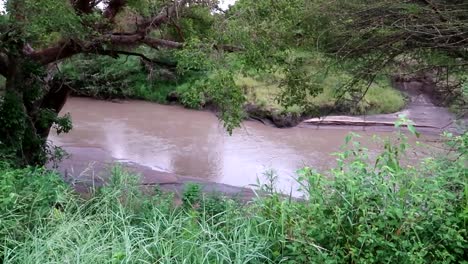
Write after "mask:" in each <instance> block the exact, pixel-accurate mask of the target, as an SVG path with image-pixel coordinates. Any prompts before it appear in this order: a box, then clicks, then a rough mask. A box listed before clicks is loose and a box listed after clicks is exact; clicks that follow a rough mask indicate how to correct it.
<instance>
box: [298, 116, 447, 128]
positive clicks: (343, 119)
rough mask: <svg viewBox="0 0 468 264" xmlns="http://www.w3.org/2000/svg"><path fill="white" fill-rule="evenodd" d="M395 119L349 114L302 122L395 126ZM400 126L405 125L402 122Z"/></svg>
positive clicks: (423, 126)
mask: <svg viewBox="0 0 468 264" xmlns="http://www.w3.org/2000/svg"><path fill="white" fill-rule="evenodd" d="M395 121H396V120H395ZM395 121H377V120H366V119H364V118H362V117H349V116H328V117H324V118H312V119H308V120H304V121H303V123H305V124H308V125H317V126H395ZM402 126H406V125H403V124H402ZM413 126H414V127H420V128H435V129H440V128H439V127H435V126H429V125H422V124H413Z"/></svg>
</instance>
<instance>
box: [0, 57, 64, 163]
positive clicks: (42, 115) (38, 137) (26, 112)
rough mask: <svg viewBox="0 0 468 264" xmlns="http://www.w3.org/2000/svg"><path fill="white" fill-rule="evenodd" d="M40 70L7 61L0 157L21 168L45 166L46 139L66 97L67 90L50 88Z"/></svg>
mask: <svg viewBox="0 0 468 264" xmlns="http://www.w3.org/2000/svg"><path fill="white" fill-rule="evenodd" d="M42 68H43V67H42V66H38V65H37V64H34V63H31V62H30V61H26V60H21V59H15V58H10V65H9V71H8V75H7V78H6V79H7V80H6V93H5V98H4V102H3V103H2V105H1V107H0V142H1V143H0V147H1V149H0V155H3V156H6V158H10V159H14V160H15V161H16V162H18V164H20V165H23V166H25V165H44V164H45V163H46V162H47V156H48V151H47V144H46V142H47V137H48V135H49V131H50V128H51V127H52V125H53V124H54V121H55V120H56V118H57V115H58V112H59V111H60V110H61V108H62V106H63V104H64V103H65V100H66V98H67V96H68V93H69V89H68V87H61V86H57V85H53V86H52V87H50V88H49V86H48V85H47V84H46V83H45V81H44V80H43V78H42V77H43V76H42V74H41V72H43V69H42ZM61 88H63V89H61Z"/></svg>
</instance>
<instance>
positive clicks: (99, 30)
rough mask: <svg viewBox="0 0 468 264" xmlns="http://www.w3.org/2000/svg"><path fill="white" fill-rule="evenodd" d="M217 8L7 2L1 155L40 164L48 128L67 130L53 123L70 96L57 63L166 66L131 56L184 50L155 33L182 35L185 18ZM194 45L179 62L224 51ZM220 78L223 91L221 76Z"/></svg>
mask: <svg viewBox="0 0 468 264" xmlns="http://www.w3.org/2000/svg"><path fill="white" fill-rule="evenodd" d="M216 7H217V1H212V0H202V1H200V0H174V1H161V0H151V1H143V0H141V1H139V0H41V1H37V0H9V1H6V12H5V13H4V14H2V15H1V16H0V41H1V42H0V75H2V76H3V77H4V78H5V79H6V84H5V87H4V91H2V94H3V101H2V102H0V148H1V150H2V153H0V155H3V156H5V155H9V156H10V157H13V158H16V159H17V160H18V162H20V163H21V164H43V163H44V162H45V161H46V154H47V151H48V148H47V144H46V139H47V136H48V134H49V131H50V129H51V127H52V126H53V125H55V126H56V128H57V130H58V131H59V132H66V131H68V130H69V129H70V128H71V124H70V122H69V120H68V119H67V118H63V117H59V116H58V113H59V111H60V110H61V108H62V107H63V105H64V103H65V101H66V99H67V96H68V94H69V90H70V89H69V87H67V85H64V84H63V83H62V82H60V81H59V80H56V79H55V78H54V72H55V71H56V69H58V67H57V62H59V61H61V60H64V59H67V58H70V57H72V56H74V55H77V54H93V55H106V56H113V57H116V56H119V55H122V54H123V55H127V56H128V55H134V56H139V57H141V58H142V59H144V60H149V61H151V63H155V64H160V65H161V66H167V65H164V62H163V61H157V60H154V59H150V58H148V57H147V56H145V55H143V54H141V53H137V52H135V49H136V48H138V47H139V46H147V47H150V48H153V49H182V48H183V47H184V43H182V41H184V40H185V39H183V37H182V35H180V37H179V38H178V39H175V38H173V37H171V36H173V35H174V34H172V35H171V34H162V33H161V32H163V31H168V30H173V31H175V32H178V33H180V34H181V32H180V25H179V21H180V20H181V19H182V18H184V17H185V16H186V15H187V14H190V12H189V11H190V10H192V9H205V10H208V11H207V12H208V14H210V12H211V13H212V14H215V13H214V12H215V11H216ZM205 13H206V11H205ZM192 15H193V14H192ZM202 37H203V36H202ZM174 40H178V41H174ZM192 42H193V43H189V44H187V45H186V46H187V49H186V50H185V51H184V52H185V54H187V53H190V52H193V53H197V51H200V50H204V49H207V46H208V47H209V48H210V49H220V48H226V49H229V46H225V47H223V46H221V45H216V44H213V43H210V44H211V46H210V45H208V44H206V43H203V42H202V41H200V40H199V39H198V41H192ZM184 52H181V54H184ZM189 55H190V54H189ZM195 55H197V54H195ZM188 60H189V61H190V59H188ZM200 60H202V59H200ZM182 64H183V63H182ZM219 75H220V76H221V77H220V78H219V80H220V81H219V85H220V86H223V85H225V84H226V83H223V77H222V75H223V74H222V73H221V74H219ZM227 79H229V78H227ZM228 81H229V80H228ZM0 89H1V88H0Z"/></svg>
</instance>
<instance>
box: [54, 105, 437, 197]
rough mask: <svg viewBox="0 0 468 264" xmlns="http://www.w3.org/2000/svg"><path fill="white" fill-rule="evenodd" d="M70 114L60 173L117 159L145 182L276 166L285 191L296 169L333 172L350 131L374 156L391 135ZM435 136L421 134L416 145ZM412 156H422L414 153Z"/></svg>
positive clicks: (89, 172) (97, 169) (223, 179)
mask: <svg viewBox="0 0 468 264" xmlns="http://www.w3.org/2000/svg"><path fill="white" fill-rule="evenodd" d="M68 112H69V113H70V114H71V115H72V120H73V126H74V127H73V129H72V131H71V132H70V133H68V134H63V135H59V136H57V135H56V133H54V132H52V133H51V136H50V137H49V140H50V141H51V142H52V143H54V144H55V145H58V146H62V147H63V148H64V149H65V150H66V151H67V152H68V153H69V154H70V155H71V156H70V157H69V158H68V159H66V160H65V161H64V162H62V163H61V165H60V169H61V170H62V171H64V172H66V174H67V175H68V177H70V178H73V179H88V180H89V179H90V177H93V178H94V177H99V176H102V177H105V175H104V173H105V172H104V171H105V170H104V169H105V167H106V166H107V164H110V163H113V162H116V161H119V162H124V163H127V164H128V165H130V166H131V167H134V168H136V170H137V171H139V172H140V173H142V174H143V176H144V177H143V178H144V179H143V181H144V182H145V183H146V184H153V183H167V182H171V181H174V180H176V178H177V179H180V178H182V179H183V178H187V177H188V178H193V179H199V180H202V181H209V182H217V183H223V184H228V185H233V186H239V187H245V186H249V185H250V184H255V183H256V182H257V179H258V178H260V179H262V175H263V173H264V172H265V171H267V170H269V169H273V170H275V171H276V173H277V174H278V176H279V185H280V186H281V187H282V188H283V190H287V189H288V188H291V186H293V185H294V183H295V181H294V178H295V171H296V170H297V169H298V168H301V167H303V166H310V167H313V168H316V169H318V170H325V169H328V168H331V167H333V166H334V165H335V163H336V158H335V156H333V155H332V154H333V153H335V152H337V151H339V150H340V146H341V145H342V144H343V143H344V138H345V136H346V135H347V134H348V133H349V131H350V130H354V132H356V133H358V134H359V135H361V136H362V138H361V139H360V140H361V141H362V142H363V144H364V145H365V146H367V147H368V148H369V149H370V152H371V153H373V155H375V153H376V152H377V150H378V149H380V145H381V143H377V142H375V141H374V140H373V136H374V135H377V136H379V137H382V138H384V137H389V136H392V135H394V134H393V133H392V132H391V130H392V128H386V129H385V131H378V130H377V129H372V130H370V131H365V130H364V129H363V128H359V127H354V128H350V127H341V128H330V127H325V128H320V129H317V128H312V127H295V128H288V129H278V128H274V127H269V126H265V125H263V124H261V123H259V122H253V121H246V122H244V123H243V125H242V127H241V128H238V129H236V130H235V131H234V133H233V134H232V136H230V135H228V134H227V133H226V131H225V130H224V128H223V126H222V124H221V123H220V122H219V121H218V119H217V117H216V116H215V115H214V114H213V113H211V112H208V111H195V110H188V109H184V108H182V107H180V106H174V105H159V104H154V103H149V102H143V101H122V102H117V103H116V102H109V101H99V100H94V99H88V98H76V97H72V98H70V99H69V100H68V102H67V103H66V105H65V107H64V109H63V110H62V113H68ZM367 129H369V128H367ZM433 139H434V136H433V135H425V136H423V137H422V139H420V140H422V141H428V140H433ZM411 142H413V143H414V142H415V140H414V139H412V140H411ZM412 155H417V156H418V157H419V156H421V155H425V153H424V151H422V150H418V151H417V152H415V153H413V154H412ZM418 157H416V158H418Z"/></svg>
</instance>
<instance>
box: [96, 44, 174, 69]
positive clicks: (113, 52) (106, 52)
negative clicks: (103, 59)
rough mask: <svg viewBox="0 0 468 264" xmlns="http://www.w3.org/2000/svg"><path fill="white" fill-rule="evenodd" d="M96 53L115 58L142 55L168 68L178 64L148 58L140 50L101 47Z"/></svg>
mask: <svg viewBox="0 0 468 264" xmlns="http://www.w3.org/2000/svg"><path fill="white" fill-rule="evenodd" d="M96 53H97V54H100V55H108V56H111V57H113V58H116V57H117V56H119V55H127V56H136V57H140V58H141V59H143V60H145V61H147V62H151V63H153V64H156V65H159V66H163V67H167V68H174V67H176V66H177V64H175V63H169V62H166V61H160V60H156V59H151V58H148V57H147V56H145V55H144V54H141V53H138V52H132V51H125V50H105V49H101V50H97V51H96Z"/></svg>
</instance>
